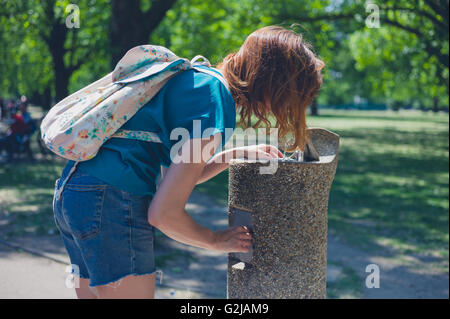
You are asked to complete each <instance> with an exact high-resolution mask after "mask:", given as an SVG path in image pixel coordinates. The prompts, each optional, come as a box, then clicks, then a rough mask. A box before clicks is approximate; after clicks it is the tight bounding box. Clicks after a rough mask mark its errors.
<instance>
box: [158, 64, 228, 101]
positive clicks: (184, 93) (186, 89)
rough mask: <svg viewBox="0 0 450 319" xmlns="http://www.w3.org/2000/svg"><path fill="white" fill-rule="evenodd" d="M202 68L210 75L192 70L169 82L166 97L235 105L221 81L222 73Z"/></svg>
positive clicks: (178, 75)
mask: <svg viewBox="0 0 450 319" xmlns="http://www.w3.org/2000/svg"><path fill="white" fill-rule="evenodd" d="M200 68H201V69H205V70H207V71H208V73H206V72H202V71H199V70H196V69H190V70H187V71H183V72H181V73H180V74H177V75H176V76H175V77H173V78H172V79H171V80H169V82H168V83H167V89H166V95H168V96H171V97H175V98H184V99H186V98H187V99H188V100H189V99H191V100H193V101H198V102H200V101H203V102H208V101H209V102H217V101H218V100H220V101H221V102H222V103H224V102H225V103H227V104H229V103H234V101H233V98H232V96H231V94H230V92H229V91H228V89H227V88H226V86H225V85H224V83H222V81H221V80H220V79H219V77H221V76H222V75H221V74H220V72H218V71H217V70H215V69H213V68H210V67H206V66H201V67H200ZM212 72H214V73H212ZM213 74H214V75H213Z"/></svg>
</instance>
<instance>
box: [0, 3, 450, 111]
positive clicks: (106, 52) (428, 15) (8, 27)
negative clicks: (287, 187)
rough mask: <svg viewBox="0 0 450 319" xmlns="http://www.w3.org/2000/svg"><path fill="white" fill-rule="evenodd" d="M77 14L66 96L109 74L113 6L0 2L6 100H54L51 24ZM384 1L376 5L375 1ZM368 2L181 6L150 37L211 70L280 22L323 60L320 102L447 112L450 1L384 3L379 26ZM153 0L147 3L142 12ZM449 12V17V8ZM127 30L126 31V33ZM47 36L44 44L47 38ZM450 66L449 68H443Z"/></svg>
mask: <svg viewBox="0 0 450 319" xmlns="http://www.w3.org/2000/svg"><path fill="white" fill-rule="evenodd" d="M69 3H75V4H77V5H78V6H79V8H80V13H81V17H80V20H81V27H80V28H79V29H70V30H69V31H68V32H67V37H66V38H65V40H64V50H65V53H64V58H63V60H64V65H65V67H66V68H67V72H70V74H69V76H70V81H69V83H68V88H69V92H73V91H75V90H77V89H79V88H81V87H83V86H85V85H87V84H89V83H90V82H92V81H94V80H96V79H98V78H99V77H101V76H103V75H104V74H106V73H107V72H109V71H111V70H110V59H111V49H110V46H109V31H110V30H109V27H110V25H111V23H110V22H111V0H78V1H69V0H48V1H45V2H41V1H38V0H29V1H6V0H0V43H1V45H2V48H6V49H3V50H0V85H1V86H0V94H1V95H2V96H11V95H13V94H16V95H17V94H27V95H32V94H35V93H36V94H43V92H44V90H46V89H47V88H51V90H52V92H53V95H55V70H56V67H55V61H54V56H52V52H51V50H50V48H49V46H50V42H49V40H48V39H49V38H51V37H52V34H51V31H52V26H54V25H58V24H64V22H65V18H66V17H67V13H66V12H65V10H64V9H65V8H66V6H67V5H68V4H69ZM375 3H377V4H378V2H375ZM365 4H366V1H363V0H345V1H331V0H325V1H324V0H309V1H296V0H276V1H269V2H268V1H264V0H215V1H204V0H178V1H177V2H176V3H175V5H174V6H173V7H172V9H170V10H169V11H167V13H166V17H165V18H164V19H163V20H162V22H161V23H160V24H159V26H158V27H157V29H156V30H155V31H154V32H153V33H152V34H151V35H150V34H149V39H150V41H149V42H150V43H153V44H159V45H163V46H166V47H168V48H170V49H171V50H172V51H174V52H175V53H176V54H178V55H180V56H183V57H187V58H192V57H194V56H195V55H197V54H202V55H204V56H206V57H208V58H209V60H210V61H211V62H212V63H213V64H217V63H219V62H220V61H221V60H222V59H223V58H224V57H225V56H226V54H228V53H230V52H233V51H236V50H238V49H239V47H240V45H241V44H242V42H243V41H244V40H245V38H246V37H247V36H248V35H249V34H250V33H251V32H253V31H254V30H255V29H257V28H260V27H263V26H266V25H271V24H279V25H283V26H285V27H289V26H291V25H292V24H295V26H294V27H293V29H294V30H295V31H297V32H301V33H302V35H303V36H304V38H305V39H306V40H307V41H309V42H311V43H312V44H313V46H314V50H315V52H316V53H317V54H319V56H320V57H321V58H322V59H323V60H324V61H325V62H326V68H325V70H324V76H325V80H324V85H323V88H322V91H321V94H320V95H319V103H320V104H329V105H338V104H347V103H353V101H354V99H355V97H362V98H363V99H367V100H370V101H371V102H373V103H385V104H388V105H390V106H392V107H399V106H415V107H420V108H430V107H432V106H433V105H439V106H447V107H448V81H449V80H448V76H449V75H448V51H449V44H448V1H447V2H445V1H443V2H442V1H441V2H437V1H425V0H418V1H415V2H414V3H411V1H407V0H386V1H383V2H380V3H379V9H380V23H381V25H380V28H375V29H370V28H368V27H367V26H366V25H365V19H366V17H367V16H368V14H369V13H368V12H366V8H365ZM151 8H152V1H151V0H141V9H142V10H143V11H147V10H151ZM445 8H447V10H445ZM123 32H127V30H123ZM46 39H47V40H46ZM446 61H447V62H446Z"/></svg>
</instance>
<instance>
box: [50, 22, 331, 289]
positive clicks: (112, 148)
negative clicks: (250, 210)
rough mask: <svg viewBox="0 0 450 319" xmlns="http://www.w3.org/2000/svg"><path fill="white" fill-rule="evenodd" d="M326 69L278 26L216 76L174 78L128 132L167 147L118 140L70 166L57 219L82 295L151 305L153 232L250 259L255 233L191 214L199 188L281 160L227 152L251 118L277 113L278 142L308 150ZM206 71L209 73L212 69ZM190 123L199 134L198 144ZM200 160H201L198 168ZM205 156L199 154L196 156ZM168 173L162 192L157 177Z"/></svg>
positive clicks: (249, 42) (257, 35)
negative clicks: (216, 225) (226, 173)
mask: <svg viewBox="0 0 450 319" xmlns="http://www.w3.org/2000/svg"><path fill="white" fill-rule="evenodd" d="M323 66H324V64H323V62H322V61H320V60H319V59H318V58H317V57H316V56H315V55H314V54H313V52H312V51H311V49H310V47H309V46H308V45H307V44H306V43H305V42H304V41H303V39H302V37H301V35H298V34H296V33H295V32H293V31H290V30H287V29H284V28H282V27H278V26H269V27H265V28H262V29H259V30H257V31H255V32H253V33H252V34H251V35H250V36H249V37H248V38H247V39H246V40H245V42H244V43H243V45H242V47H241V48H240V50H239V51H238V52H237V53H231V54H229V55H228V56H226V58H225V59H224V60H223V61H222V62H221V63H220V64H219V65H218V66H217V68H211V70H214V71H215V72H218V74H220V75H222V76H223V77H224V78H225V80H226V81H227V83H228V85H229V90H228V89H227V88H226V87H225V86H224V84H223V83H222V82H221V81H220V80H218V79H217V78H216V77H214V76H211V75H209V74H205V73H203V72H198V71H197V70H189V71H184V72H182V73H180V74H178V75H177V76H175V77H173V78H172V79H170V80H169V82H167V83H166V84H165V86H164V87H163V88H162V89H161V91H160V92H159V93H158V94H157V95H156V96H155V97H154V98H153V99H152V100H151V101H150V102H149V103H148V104H147V105H145V106H144V107H143V108H142V109H141V110H140V111H139V112H138V113H137V114H136V115H135V116H134V117H133V118H131V119H130V120H129V121H128V122H127V123H126V124H125V125H124V127H123V128H124V129H128V130H144V131H152V132H158V135H159V136H160V137H161V140H162V143H152V142H143V141H138V140H129V139H120V138H111V139H110V140H108V141H107V142H106V143H105V144H103V146H102V147H101V149H100V151H99V153H98V154H97V155H96V156H95V157H94V158H93V159H91V160H89V161H85V162H81V163H79V165H78V166H76V167H75V169H73V167H74V166H73V165H74V162H69V163H68V164H67V166H66V167H65V169H64V170H63V173H62V175H61V178H60V179H58V180H57V181H56V185H55V188H56V189H55V193H56V192H58V191H59V190H60V188H61V186H62V181H64V180H65V179H66V178H67V177H69V178H68V181H67V182H66V184H65V186H64V188H63V189H62V193H61V196H59V197H58V196H55V197H54V200H53V209H54V212H55V221H56V224H57V226H58V229H59V230H60V232H61V235H62V237H63V241H64V244H65V246H66V248H67V251H68V254H69V256H70V260H71V263H72V264H73V265H74V272H75V274H76V275H78V276H79V277H80V287H79V288H76V293H77V296H78V297H79V298H153V297H154V285H155V274H154V272H155V263H154V255H153V231H154V228H153V227H156V228H158V229H159V230H161V231H162V232H163V233H164V234H166V235H167V236H169V237H171V238H173V239H175V240H177V241H180V242H182V243H185V244H189V245H193V246H197V247H202V248H205V249H211V250H216V251H221V252H246V251H248V249H249V247H250V245H251V235H250V234H249V233H248V230H247V229H246V228H245V227H242V226H240V227H234V228H229V229H224V230H221V231H216V232H213V231H211V230H209V229H207V228H205V227H203V226H201V225H199V224H198V223H196V222H195V221H194V220H193V219H192V218H191V217H190V216H189V214H187V212H186V211H185V210H184V207H185V204H186V201H187V199H188V198H189V195H190V194H191V192H192V190H193V188H194V186H195V185H196V184H198V183H202V182H204V181H206V180H208V179H210V178H211V177H213V176H215V175H217V174H218V173H220V172H222V171H223V170H225V169H226V168H227V167H228V162H227V161H226V159H230V158H233V157H245V158H248V159H256V158H259V159H270V158H277V157H281V156H282V154H281V153H280V151H279V150H278V149H277V148H276V147H273V146H269V145H255V146H249V147H241V148H238V149H237V148H235V149H229V150H225V151H222V152H218V150H220V149H221V148H222V147H223V146H224V144H225V142H226V140H225V136H224V132H225V128H233V129H234V128H235V118H236V113H237V112H239V114H240V118H241V121H242V123H244V124H246V125H250V120H251V117H256V118H257V119H258V123H257V124H258V125H259V123H261V122H262V123H266V124H268V125H270V123H269V117H270V116H274V117H275V119H276V127H278V129H279V136H281V137H283V136H286V135H287V134H289V133H290V134H292V135H293V137H294V144H293V147H296V148H299V149H303V147H304V145H305V143H306V135H305V132H306V109H307V107H308V105H310V104H311V102H312V101H313V99H314V98H315V97H316V95H317V93H318V90H319V88H320V86H321V84H322V76H321V73H320V70H321V69H322V68H323ZM205 67H206V66H205ZM193 120H198V121H200V122H197V123H200V124H201V128H202V129H207V128H213V129H212V130H210V131H209V132H210V134H204V135H203V136H202V138H201V139H196V138H194V135H195V134H193V131H194V125H193ZM176 128H183V129H186V130H187V131H188V132H189V136H190V137H191V138H190V139H188V140H187V142H186V143H185V144H184V145H183V147H182V148H181V149H180V150H179V152H177V153H176V155H175V157H173V158H171V156H170V151H171V148H172V147H173V146H174V144H175V143H176V142H177V141H176V140H171V139H170V135H171V132H172V131H173V130H174V129H176ZM198 154H203V155H204V154H206V156H205V155H204V156H200V160H197V161H194V160H193V159H194V157H196V155H198ZM198 158H199V157H198V156H197V159H198ZM160 167H164V174H163V179H162V182H161V183H160V185H159V186H158V189H157V188H156V180H157V178H158V176H159V175H160Z"/></svg>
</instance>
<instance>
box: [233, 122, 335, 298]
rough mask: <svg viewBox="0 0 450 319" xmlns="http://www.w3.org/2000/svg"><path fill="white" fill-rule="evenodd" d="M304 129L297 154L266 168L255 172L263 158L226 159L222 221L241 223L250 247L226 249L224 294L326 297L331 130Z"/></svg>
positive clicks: (332, 152) (332, 165) (332, 170)
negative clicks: (269, 171)
mask: <svg viewBox="0 0 450 319" xmlns="http://www.w3.org/2000/svg"><path fill="white" fill-rule="evenodd" d="M309 131H310V134H311V135H310V136H311V138H310V142H309V143H308V146H307V147H306V148H305V153H304V154H303V155H304V156H303V158H304V160H303V161H295V160H292V161H287V160H277V161H278V163H277V164H278V169H277V170H276V172H275V173H274V174H260V167H262V166H267V164H263V163H252V162H249V161H246V160H239V159H237V160H232V161H231V163H230V168H229V197H228V204H229V208H228V212H229V224H230V226H232V225H246V226H248V227H249V228H250V229H251V231H252V234H253V247H252V251H251V252H250V253H248V254H240V253H232V254H229V257H228V275H227V297H228V298H231V299H235V298H238V299H240V298H325V297H326V267H327V228H328V227H327V223H328V219H327V210H328V198H329V193H330V188H331V184H332V182H333V179H334V176H335V173H336V168H337V163H338V150H339V136H338V135H337V134H335V133H332V132H330V131H327V130H325V129H320V128H311V129H309ZM316 151H317V152H316Z"/></svg>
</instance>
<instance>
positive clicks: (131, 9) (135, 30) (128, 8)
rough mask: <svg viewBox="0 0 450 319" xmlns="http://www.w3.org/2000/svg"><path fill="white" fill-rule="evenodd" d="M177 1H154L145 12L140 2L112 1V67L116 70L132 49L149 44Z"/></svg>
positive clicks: (137, 0)
mask: <svg viewBox="0 0 450 319" xmlns="http://www.w3.org/2000/svg"><path fill="white" fill-rule="evenodd" d="M175 1H176V0H154V1H152V5H151V7H150V9H149V10H148V11H145V12H143V11H142V10H141V7H140V1H139V0H127V1H123V0H112V1H111V12H112V13H111V26H110V43H111V66H112V67H113V68H114V67H115V66H116V64H117V62H119V60H120V59H121V58H122V56H123V55H124V54H125V53H126V52H127V51H128V50H130V49H131V48H133V47H135V46H138V45H141V44H148V41H149V38H150V34H151V33H152V32H153V31H154V30H155V29H156V27H157V26H158V25H159V23H160V22H161V21H162V19H163V18H164V17H165V15H166V12H167V10H169V9H170V8H171V7H172V6H173V5H174V3H175Z"/></svg>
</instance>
